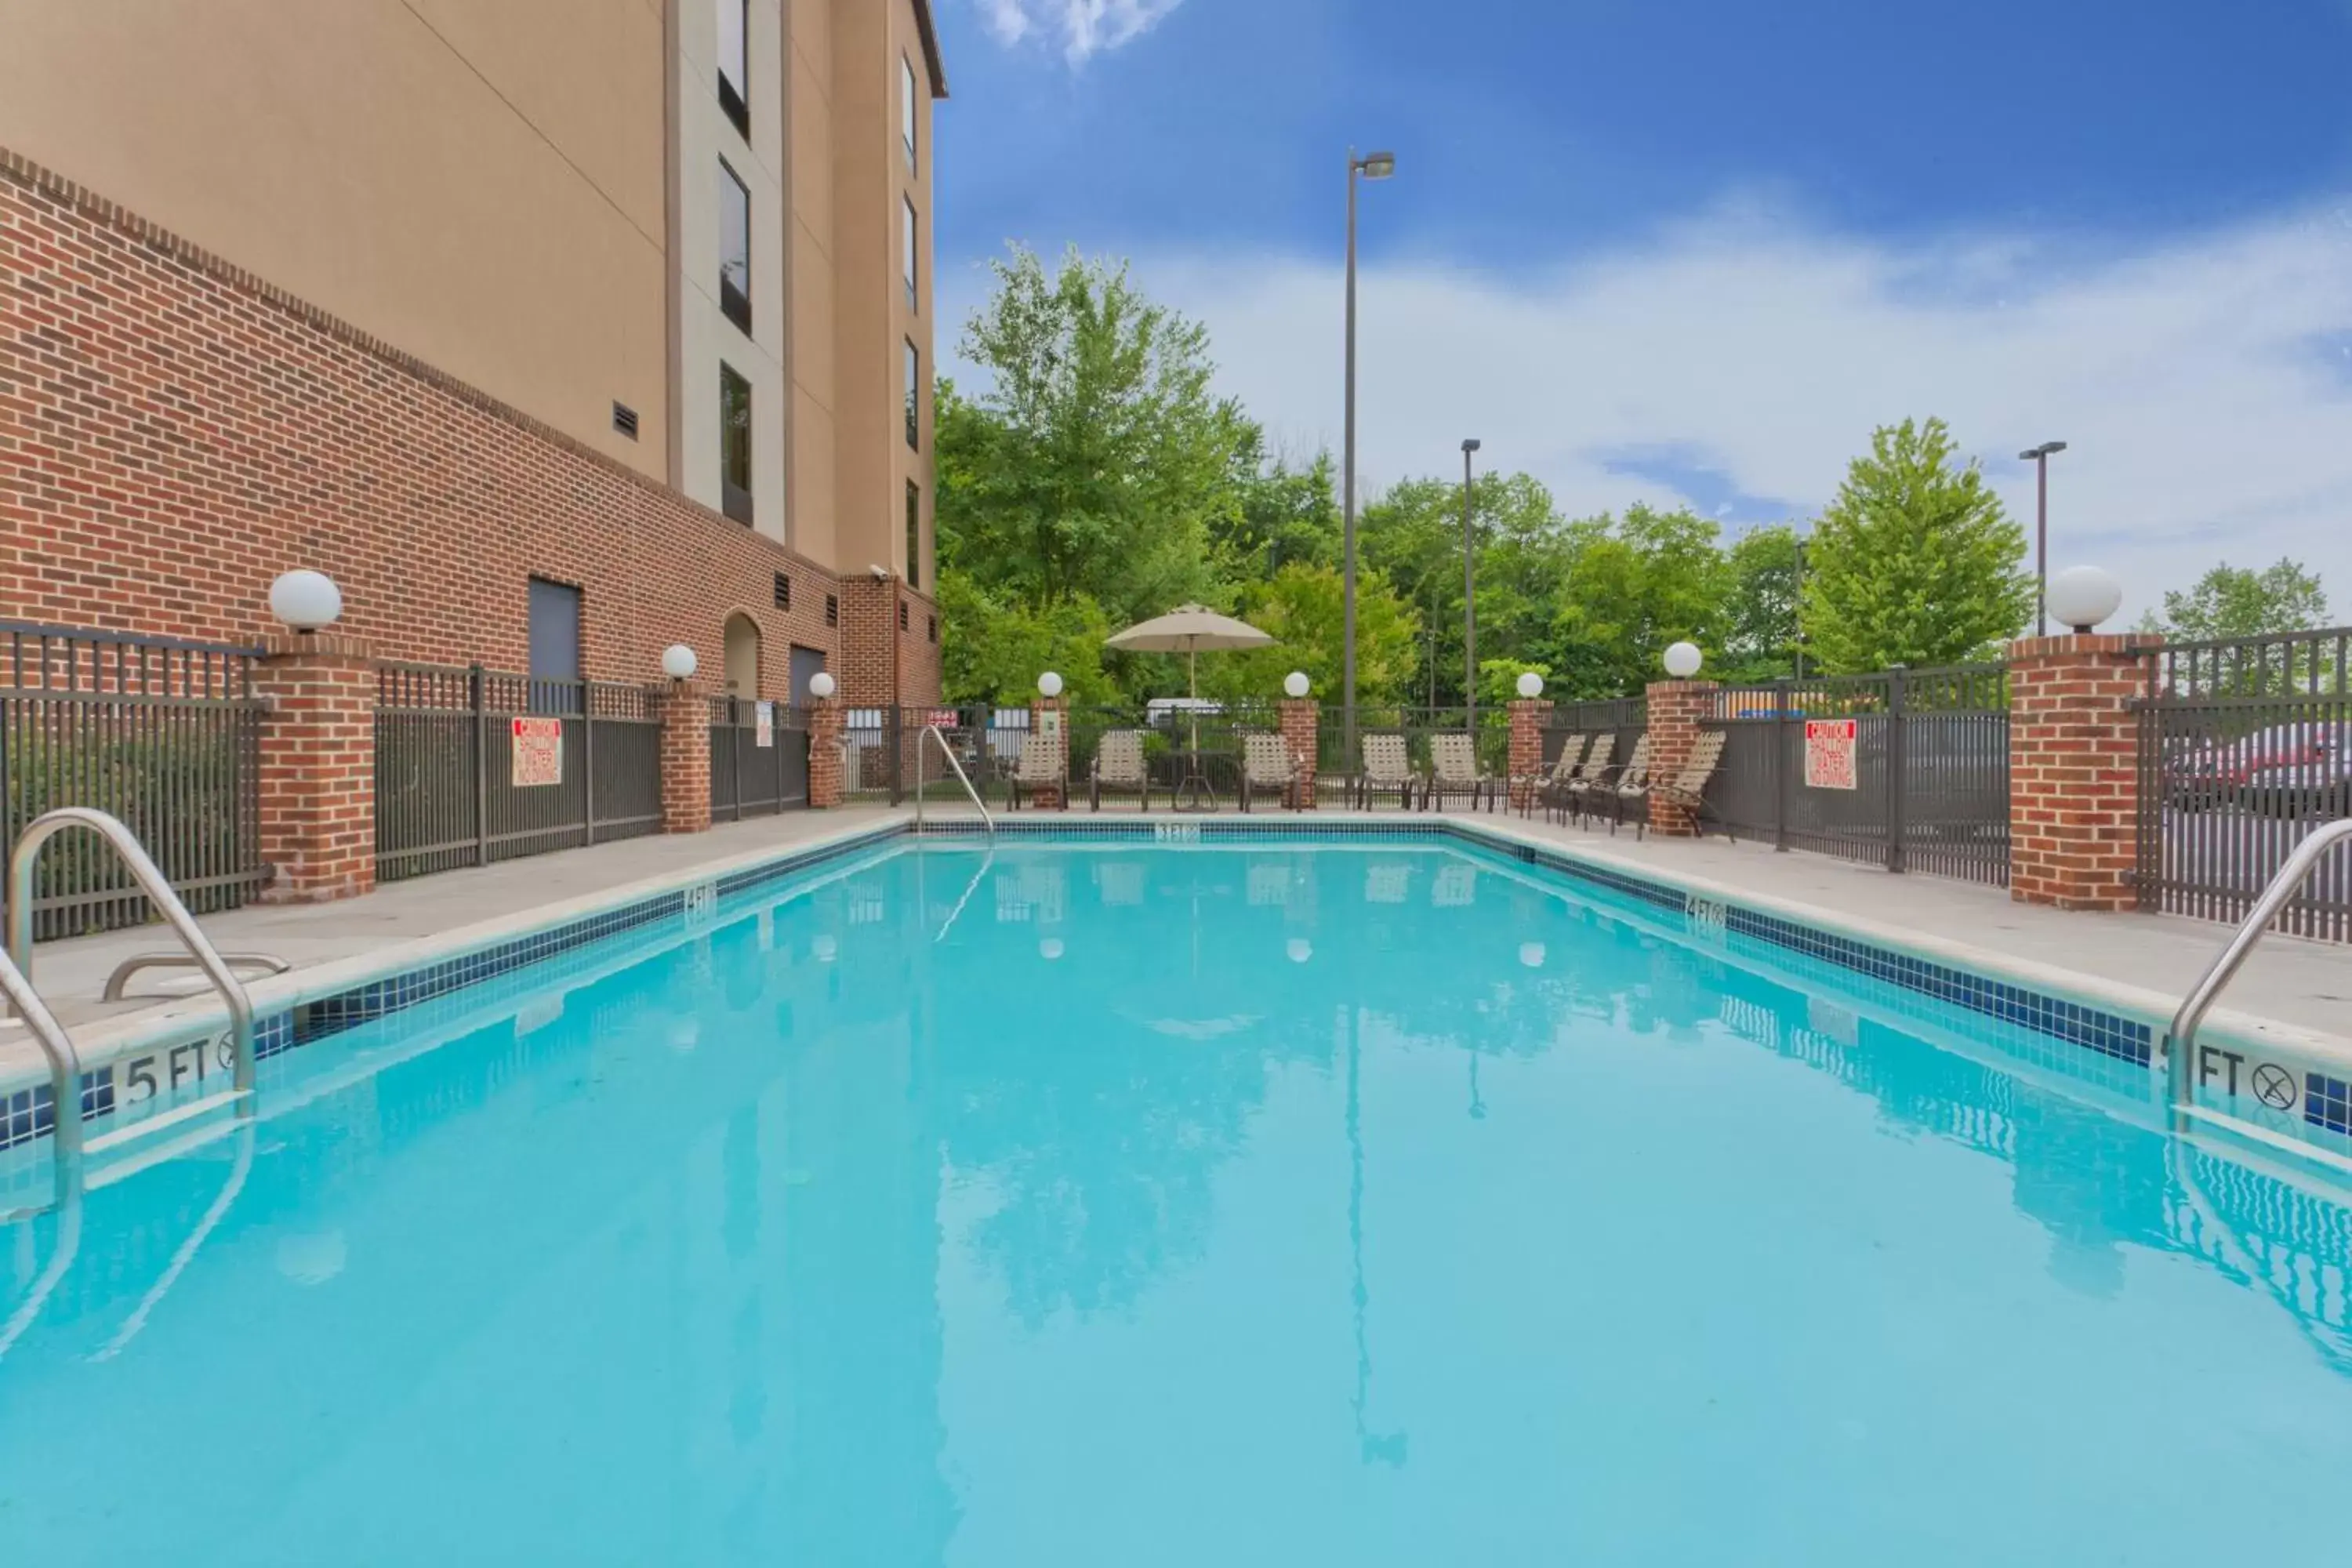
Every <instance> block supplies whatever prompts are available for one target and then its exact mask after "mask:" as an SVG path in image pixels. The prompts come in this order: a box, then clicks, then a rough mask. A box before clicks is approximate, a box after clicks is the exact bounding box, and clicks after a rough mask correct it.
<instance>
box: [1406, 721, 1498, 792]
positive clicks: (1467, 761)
mask: <svg viewBox="0 0 2352 1568" xmlns="http://www.w3.org/2000/svg"><path fill="white" fill-rule="evenodd" d="M1494 788H1495V781H1494V779H1493V778H1491V777H1490V776H1488V775H1487V774H1486V773H1483V772H1481V771H1480V770H1479V767H1478V742H1476V741H1475V740H1474V739H1472V738H1471V737H1470V736H1468V735H1432V736H1431V737H1430V738H1429V777H1428V778H1427V779H1425V780H1424V781H1423V783H1422V786H1421V805H1422V809H1423V810H1424V811H1426V810H1428V809H1429V808H1430V807H1432V806H1435V807H1436V808H1437V809H1438V810H1440V811H1444V809H1445V802H1446V800H1447V798H1448V797H1449V796H1453V795H1466V796H1468V797H1469V800H1470V804H1471V805H1474V806H1476V805H1484V804H1486V801H1487V799H1488V797H1489V796H1491V795H1493V793H1494Z"/></svg>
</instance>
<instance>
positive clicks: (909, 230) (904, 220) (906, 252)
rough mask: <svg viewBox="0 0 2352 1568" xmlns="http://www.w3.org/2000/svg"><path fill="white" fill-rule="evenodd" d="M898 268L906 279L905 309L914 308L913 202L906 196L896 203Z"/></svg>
mask: <svg viewBox="0 0 2352 1568" xmlns="http://www.w3.org/2000/svg"><path fill="white" fill-rule="evenodd" d="M898 207H899V213H898V270H899V272H900V273H901V274H903V275H904V276H905V278H906V279H907V309H908V310H913V309H914V308H915V204H914V201H913V199H912V198H908V199H906V200H903V201H901V202H900V203H899V204H898Z"/></svg>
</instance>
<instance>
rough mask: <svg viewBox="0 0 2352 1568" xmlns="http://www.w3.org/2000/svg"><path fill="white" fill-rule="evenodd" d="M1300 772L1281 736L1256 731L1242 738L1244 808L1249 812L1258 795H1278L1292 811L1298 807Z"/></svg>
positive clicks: (1242, 800) (1294, 758) (1287, 744)
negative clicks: (1252, 801) (1252, 800)
mask: <svg viewBox="0 0 2352 1568" xmlns="http://www.w3.org/2000/svg"><path fill="white" fill-rule="evenodd" d="M1300 773H1301V769H1300V768H1299V765H1298V758H1297V756H1296V755H1294V754H1293V753H1292V752H1291V750H1290V746H1289V743H1288V742H1286V741H1284V740H1283V738H1282V737H1281V736H1279V735H1270V734H1267V733H1266V732H1265V731H1254V732H1252V733H1249V734H1245V735H1244V736H1243V737H1242V787H1241V807H1242V809H1243V810H1244V811H1247V810H1248V809H1249V808H1250V800H1251V798H1252V797H1253V796H1255V795H1279V796H1280V797H1281V799H1282V804H1283V805H1285V806H1286V807H1289V808H1291V809H1293V810H1296V809H1297V805H1298V785H1299V777H1300Z"/></svg>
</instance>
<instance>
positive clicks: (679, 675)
mask: <svg viewBox="0 0 2352 1568" xmlns="http://www.w3.org/2000/svg"><path fill="white" fill-rule="evenodd" d="M694 665H695V658H694V650H693V649H692V648H690V647H687V646H686V645H685V644H684V643H682V642H674V643H672V644H670V645H669V647H666V648H664V649H662V673H663V674H664V675H667V676H668V677H669V678H670V679H672V680H684V679H686V678H687V677H688V676H690V675H692V674H693V673H694Z"/></svg>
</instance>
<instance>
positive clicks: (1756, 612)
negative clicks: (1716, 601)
mask: <svg viewBox="0 0 2352 1568" xmlns="http://www.w3.org/2000/svg"><path fill="white" fill-rule="evenodd" d="M1799 561H1800V556H1799V547H1798V541H1797V531H1796V530H1795V529H1794V528H1792V527H1790V525H1788V524H1787V523H1776V524H1773V525H1772V526H1770V527H1769V528H1751V529H1749V530H1748V531H1747V532H1746V533H1743V534H1741V535H1740V536H1739V541H1738V543H1736V544H1734V545H1733V546H1732V547H1731V552H1730V559H1729V566H1730V570H1731V584H1730V589H1731V592H1730V598H1729V599H1728V600H1727V601H1726V603H1725V605H1724V616H1723V653H1722V658H1721V659H1720V660H1719V663H1718V668H1717V674H1718V675H1720V676H1721V677H1722V678H1723V679H1728V680H1771V679H1777V678H1779V677H1780V676H1784V675H1791V674H1794V673H1795V672H1796V668H1797V661H1796V655H1797V648H1798V646H1799V645H1798V635H1799V629H1800V622H1799V616H1798V613H1797V611H1798V603H1797V595H1798V587H1799V583H1800V579H1801V575H1802V574H1801V570H1800V566H1799Z"/></svg>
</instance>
